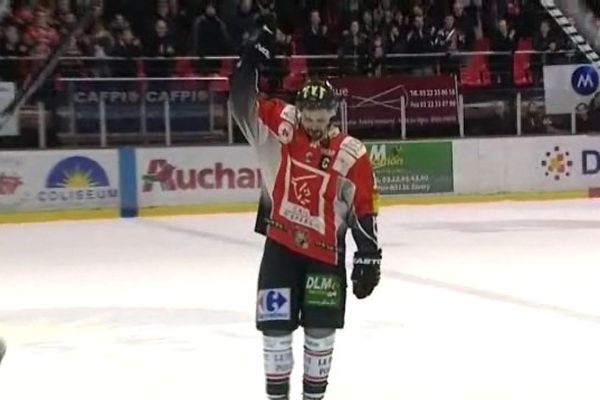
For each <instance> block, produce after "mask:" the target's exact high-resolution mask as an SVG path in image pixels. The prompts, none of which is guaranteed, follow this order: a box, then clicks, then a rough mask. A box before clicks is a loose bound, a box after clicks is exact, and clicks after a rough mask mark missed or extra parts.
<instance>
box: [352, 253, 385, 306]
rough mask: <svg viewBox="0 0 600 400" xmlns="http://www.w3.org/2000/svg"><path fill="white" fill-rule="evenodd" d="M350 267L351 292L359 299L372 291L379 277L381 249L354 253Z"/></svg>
mask: <svg viewBox="0 0 600 400" xmlns="http://www.w3.org/2000/svg"><path fill="white" fill-rule="evenodd" d="M353 264H354V268H352V276H351V279H352V292H353V293H354V295H355V296H356V297H357V298H359V299H364V298H365V297H367V296H369V295H370V294H371V293H373V289H375V286H377V284H378V283H379V279H380V277H381V249H379V250H377V251H375V252H372V253H371V252H368V253H367V252H360V251H357V252H356V253H354V260H353Z"/></svg>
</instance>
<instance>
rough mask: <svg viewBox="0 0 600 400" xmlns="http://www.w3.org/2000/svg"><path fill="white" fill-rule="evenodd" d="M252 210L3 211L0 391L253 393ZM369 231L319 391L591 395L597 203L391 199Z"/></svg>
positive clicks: (149, 397) (106, 399)
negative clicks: (370, 250)
mask: <svg viewBox="0 0 600 400" xmlns="http://www.w3.org/2000/svg"><path fill="white" fill-rule="evenodd" d="M253 223H254V215H252V214H237V215H212V216H194V217H172V218H153V219H150V218H145V219H130V220H106V221H93V222H90V221H86V222H61V223H44V224H24V225H0V260H1V261H0V336H3V337H5V339H6V340H7V342H8V345H9V350H8V353H7V355H6V358H5V360H4V362H3V364H2V366H0V399H2V400H83V399H85V400H100V399H101V400H156V399H161V400H192V399H194V400H209V399H210V400H221V399H223V400H234V399H235V400H238V399H244V400H260V399H264V398H265V396H264V395H263V373H262V348H261V340H260V335H259V334H258V332H257V331H255V330H254V325H253V314H254V301H255V281H256V274H257V268H258V267H257V266H258V263H259V259H260V255H261V250H262V249H261V243H262V238H261V237H259V236H257V235H255V234H253V233H252V232H251V231H252V227H253ZM379 230H380V237H381V242H382V247H383V254H384V261H383V266H382V268H383V277H382V282H381V285H380V286H379V287H378V288H377V290H376V291H375V293H374V294H373V296H372V297H370V298H368V299H366V300H363V301H361V302H359V301H357V300H356V299H354V298H353V297H349V303H348V307H347V311H348V312H347V326H346V329H344V330H343V331H340V332H339V333H338V336H337V343H336V348H335V352H334V358H333V365H332V371H331V376H330V387H329V392H328V396H327V397H326V399H328V400H335V399H338V400H496V399H497V400H551V399H556V400H565V399H577V400H585V399H590V400H591V399H594V400H597V399H599V398H600V383H599V382H600V378H599V371H600V254H599V253H600V251H599V250H600V201H598V200H577V201H557V202H543V203H535V202H529V203H514V202H504V203H489V204H478V205H472V204H471V205H467V204H464V205H444V206H405V207H389V208H385V209H383V210H382V212H381V216H380V220H379ZM282 267H285V266H282ZM301 348H302V336H301V334H300V332H297V333H296V336H295V349H296V368H295V372H294V375H293V382H292V391H293V396H292V399H294V400H298V399H300V391H301V384H300V380H301V372H302V353H301Z"/></svg>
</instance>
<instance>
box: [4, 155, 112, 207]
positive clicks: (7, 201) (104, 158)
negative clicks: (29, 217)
mask: <svg viewBox="0 0 600 400" xmlns="http://www.w3.org/2000/svg"><path fill="white" fill-rule="evenodd" d="M118 205H119V167H118V154H117V151H116V150H81V151H73V150H57V151H54V150H49V151H4V152H0V213H6V212H16V211H35V210H69V209H96V208H112V207H115V208H116V207H118Z"/></svg>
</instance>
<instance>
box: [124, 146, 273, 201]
mask: <svg viewBox="0 0 600 400" xmlns="http://www.w3.org/2000/svg"><path fill="white" fill-rule="evenodd" d="M136 162H137V170H138V175H139V177H138V182H137V190H138V202H139V206H140V207H149V206H169V205H190V204H209V203H231V202H246V201H257V200H258V197H259V194H260V186H261V179H262V178H261V175H260V170H259V168H258V161H257V159H256V153H255V152H254V151H253V150H252V149H251V148H250V147H249V146H228V147H226V146H218V147H212V146H208V147H189V148H168V149H138V150H137V152H136Z"/></svg>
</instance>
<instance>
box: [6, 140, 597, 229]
mask: <svg viewBox="0 0 600 400" xmlns="http://www.w3.org/2000/svg"><path fill="white" fill-rule="evenodd" d="M367 147H368V150H369V153H370V155H371V159H372V161H373V164H374V168H375V172H376V175H377V177H378V183H379V186H380V190H381V193H382V205H384V206H385V205H395V204H437V203H444V202H468V201H477V202H479V201H496V200H539V199H564V198H583V197H596V196H598V195H599V192H600V189H598V188H600V136H554V137H536V138H531V137H528V138H494V139H463V140H454V141H421V142H372V143H368V144H367ZM261 179H262V177H261V174H260V170H259V168H258V163H257V161H256V159H255V156H254V153H253V152H252V149H251V148H249V147H247V146H214V147H213V146H210V147H184V148H176V147H175V148H139V149H134V148H123V149H119V150H56V151H55V150H49V151H15V152H7V151H6V152H2V153H0V222H4V223H11V222H28V221H49V220H61V219H82V218H83V219H87V218H109V217H118V216H122V217H134V216H155V215H175V214H193V213H215V212H240V211H250V210H253V209H254V208H255V205H256V199H257V198H258V195H259V187H260V185H261Z"/></svg>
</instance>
